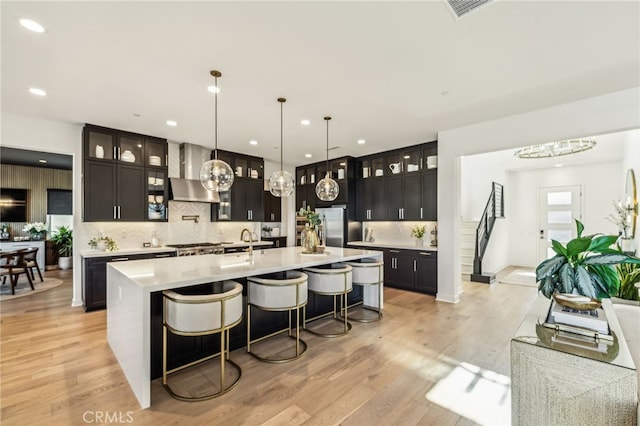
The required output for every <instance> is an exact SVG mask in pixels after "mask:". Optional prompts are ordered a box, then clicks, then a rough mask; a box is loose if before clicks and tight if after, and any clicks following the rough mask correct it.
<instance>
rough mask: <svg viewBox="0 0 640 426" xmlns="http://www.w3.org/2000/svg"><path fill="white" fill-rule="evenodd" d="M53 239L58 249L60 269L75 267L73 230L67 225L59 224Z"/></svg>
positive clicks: (52, 236)
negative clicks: (73, 260)
mask: <svg viewBox="0 0 640 426" xmlns="http://www.w3.org/2000/svg"><path fill="white" fill-rule="evenodd" d="M51 241H53V244H54V245H55V246H56V248H57V249H58V254H59V255H60V257H59V258H58V267H59V268H60V269H71V268H72V267H73V262H72V254H73V230H72V229H71V228H69V227H67V226H59V227H58V229H57V230H56V231H55V232H54V233H53V235H51Z"/></svg>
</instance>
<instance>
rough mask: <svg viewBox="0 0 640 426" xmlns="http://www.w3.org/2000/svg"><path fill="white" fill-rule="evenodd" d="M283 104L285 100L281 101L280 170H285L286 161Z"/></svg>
mask: <svg viewBox="0 0 640 426" xmlns="http://www.w3.org/2000/svg"><path fill="white" fill-rule="evenodd" d="M283 104H284V102H283V101H281V102H280V170H284V168H283V162H284V160H283V158H284V157H283V154H282V153H283V151H284V147H283V142H282V141H283V137H282V128H283V125H284V119H283V118H282V108H283Z"/></svg>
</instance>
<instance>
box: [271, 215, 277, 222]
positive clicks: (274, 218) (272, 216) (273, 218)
mask: <svg viewBox="0 0 640 426" xmlns="http://www.w3.org/2000/svg"><path fill="white" fill-rule="evenodd" d="M275 220H276V215H275V214H273V213H271V222H273V221H275Z"/></svg>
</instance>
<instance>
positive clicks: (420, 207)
mask: <svg viewBox="0 0 640 426" xmlns="http://www.w3.org/2000/svg"><path fill="white" fill-rule="evenodd" d="M420 219H422V207H420Z"/></svg>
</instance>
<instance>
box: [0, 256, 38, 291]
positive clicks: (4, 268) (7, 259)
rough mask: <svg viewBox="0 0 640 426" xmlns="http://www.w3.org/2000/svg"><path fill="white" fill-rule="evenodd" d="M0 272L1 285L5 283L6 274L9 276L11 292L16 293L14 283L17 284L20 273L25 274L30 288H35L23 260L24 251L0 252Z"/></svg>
mask: <svg viewBox="0 0 640 426" xmlns="http://www.w3.org/2000/svg"><path fill="white" fill-rule="evenodd" d="M0 274H1V275H2V284H3V285H4V284H6V283H7V276H8V277H9V282H10V283H11V294H16V284H18V278H19V276H20V274H24V275H26V276H27V280H28V281H29V285H30V286H31V290H35V287H34V286H33V280H32V279H31V274H29V270H28V269H27V266H26V263H25V260H24V253H23V252H21V251H16V252H12V253H6V252H5V253H1V254H0Z"/></svg>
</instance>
